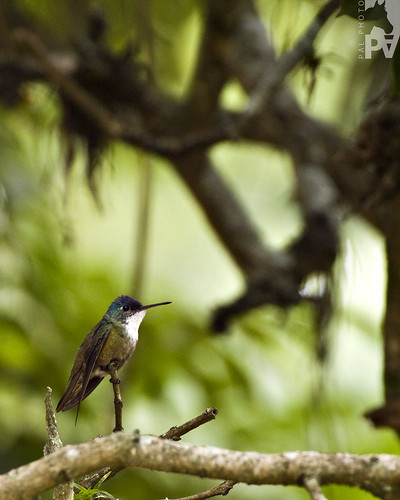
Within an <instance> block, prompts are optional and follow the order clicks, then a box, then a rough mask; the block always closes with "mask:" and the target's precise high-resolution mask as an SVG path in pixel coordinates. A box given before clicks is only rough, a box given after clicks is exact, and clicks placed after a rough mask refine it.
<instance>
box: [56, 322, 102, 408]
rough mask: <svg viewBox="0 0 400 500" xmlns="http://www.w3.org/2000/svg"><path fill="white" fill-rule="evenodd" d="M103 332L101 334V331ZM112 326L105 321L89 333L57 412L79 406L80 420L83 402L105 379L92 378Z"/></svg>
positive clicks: (81, 347) (99, 377)
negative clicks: (80, 408)
mask: <svg viewBox="0 0 400 500" xmlns="http://www.w3.org/2000/svg"><path fill="white" fill-rule="evenodd" d="M100 327H101V329H102V332H99V329H100ZM110 330H111V324H104V321H100V322H99V323H97V325H96V326H95V327H93V329H92V330H91V331H90V332H89V333H88V335H87V336H86V337H85V340H84V341H83V342H82V345H81V346H80V350H81V356H79V359H78V358H76V359H75V363H74V366H73V367H72V370H71V375H70V378H69V382H68V386H67V388H66V390H65V392H64V394H63V396H62V397H61V399H60V402H59V403H58V405H57V409H56V411H66V410H69V409H71V408H73V407H74V406H78V410H77V414H76V418H78V413H79V407H80V404H81V402H82V401H83V400H84V399H85V398H86V397H87V396H89V394H90V393H91V392H92V391H93V390H94V389H95V388H96V387H97V386H98V385H99V383H100V382H101V381H102V380H103V378H104V377H101V376H94V377H91V375H92V372H93V369H94V367H95V364H96V361H97V359H98V357H99V354H100V352H101V350H102V348H103V346H104V344H105V342H106V341H107V338H108V336H109V334H110Z"/></svg>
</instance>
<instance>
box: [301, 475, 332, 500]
mask: <svg viewBox="0 0 400 500" xmlns="http://www.w3.org/2000/svg"><path fill="white" fill-rule="evenodd" d="M303 485H304V488H305V489H306V490H307V491H308V494H309V495H310V497H311V500H327V498H326V496H325V495H324V494H323V493H322V490H321V486H320V485H319V482H318V480H317V478H316V477H315V476H305V477H304V478H303Z"/></svg>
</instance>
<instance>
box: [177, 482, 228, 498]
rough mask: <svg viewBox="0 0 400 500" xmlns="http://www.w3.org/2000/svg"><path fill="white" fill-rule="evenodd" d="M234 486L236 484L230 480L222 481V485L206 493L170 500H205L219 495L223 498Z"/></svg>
mask: <svg viewBox="0 0 400 500" xmlns="http://www.w3.org/2000/svg"><path fill="white" fill-rule="evenodd" d="M235 484H236V482H235V481H232V480H229V481H223V482H222V483H220V484H218V485H217V486H215V487H214V488H211V489H209V490H207V491H202V492H200V493H196V494H195V495H190V496H188V497H180V498H175V499H172V498H171V499H170V500H205V499H206V498H211V497H217V496H219V495H221V496H223V497H224V496H226V495H227V494H228V493H229V492H230V491H231V489H232V488H233V487H234V486H235Z"/></svg>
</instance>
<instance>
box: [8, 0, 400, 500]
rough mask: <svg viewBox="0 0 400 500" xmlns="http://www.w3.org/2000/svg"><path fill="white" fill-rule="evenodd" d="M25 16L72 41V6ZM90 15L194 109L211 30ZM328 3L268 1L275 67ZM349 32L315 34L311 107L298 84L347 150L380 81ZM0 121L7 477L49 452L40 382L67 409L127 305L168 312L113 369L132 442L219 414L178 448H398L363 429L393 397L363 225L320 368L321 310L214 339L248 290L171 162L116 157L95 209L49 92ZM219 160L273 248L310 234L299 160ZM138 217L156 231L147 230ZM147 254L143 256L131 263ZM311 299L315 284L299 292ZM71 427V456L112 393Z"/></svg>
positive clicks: (194, 19) (36, 91)
mask: <svg viewBox="0 0 400 500" xmlns="http://www.w3.org/2000/svg"><path fill="white" fill-rule="evenodd" d="M86 3H90V2H82V9H83V8H84V7H83V6H84V5H85V4H86ZM18 4H19V5H21V6H23V7H24V8H25V9H27V11H28V12H29V13H30V15H31V16H33V17H34V18H37V19H39V20H41V21H42V22H43V23H44V24H45V23H49V22H51V23H52V25H53V28H54V27H57V29H58V31H59V33H60V34H61V35H62V36H65V37H66V38H68V37H69V36H70V35H71V33H72V32H73V31H74V30H75V31H78V30H79V29H80V27H79V26H78V25H76V24H75V23H74V22H73V20H74V16H75V15H76V12H71V9H70V8H69V7H68V3H67V2H57V3H55V2H52V1H35V2H34V1H25V2H22V1H21V2H18ZM97 4H99V5H102V6H103V7H104V9H105V11H106V13H107V15H108V16H109V17H110V31H109V33H108V42H109V43H110V44H111V45H112V46H114V47H115V48H116V49H119V48H121V47H123V45H124V44H125V43H126V42H127V41H128V40H130V39H134V40H140V41H141V43H142V45H141V47H142V49H141V50H142V54H141V57H142V58H143V59H144V60H147V61H149V60H151V64H152V65H153V68H154V72H155V75H156V81H157V84H158V85H159V86H160V87H161V88H162V89H163V90H164V91H166V92H168V93H170V94H173V95H175V96H180V95H184V91H185V88H186V87H187V85H188V83H189V82H190V75H191V70H192V69H193V65H194V63H195V59H194V58H195V54H196V50H197V46H198V45H197V44H198V41H199V36H200V33H201V23H202V13H201V9H200V8H199V5H198V4H197V2H194V1H193V2H189V1H183V0H182V1H178V0H177V1H174V2H163V1H162V0H158V1H153V2H128V1H119V2H115V3H113V4H112V5H111V2H106V1H103V2H97ZM318 5H319V3H318V2H311V1H309V2H306V1H293V0H290V1H289V0H286V1H282V0H281V1H279V2H278V1H271V2H266V1H260V2H258V7H259V9H260V11H261V13H262V16H263V19H264V20H265V23H266V26H267V27H268V26H272V28H270V35H271V38H272V40H273V43H274V44H275V46H276V47H277V50H278V51H279V52H281V51H284V50H287V49H288V48H289V47H291V46H292V45H293V44H294V43H295V41H296V39H297V38H298V36H299V35H300V34H301V33H302V32H303V30H304V29H305V27H306V26H307V25H308V23H309V22H310V21H311V20H312V18H313V15H315V12H316V7H317V6H318ZM146 6H147V7H148V15H149V18H148V19H149V20H150V22H151V23H152V24H153V26H154V27H155V28H154V33H153V34H152V39H151V44H149V43H148V41H147V42H146V37H147V36H148V32H147V31H146V28H145V23H141V22H138V12H139V10H138V9H139V7H144V8H145V10H146ZM65 20H67V21H65ZM68 20H70V21H71V22H68ZM357 36H358V35H357V25H356V21H354V20H353V19H350V18H348V17H346V16H344V17H340V18H335V19H332V20H331V21H330V22H329V23H328V25H327V26H326V27H325V28H324V30H323V32H322V35H321V37H320V38H319V39H318V55H319V56H320V57H321V65H320V67H319V68H318V71H317V74H316V86H315V89H314V92H313V93H312V94H311V95H310V92H309V90H310V82H311V80H312V75H311V73H310V72H309V71H306V70H304V69H303V70H296V71H295V72H293V73H292V74H291V75H290V77H289V78H288V85H290V86H291V88H292V90H293V92H294V93H295V94H296V96H297V97H298V98H299V100H300V102H301V103H302V104H303V105H304V107H305V108H306V109H308V111H309V112H310V113H311V114H312V115H314V116H316V117H319V118H321V119H322V120H325V121H327V122H329V123H331V124H332V125H334V126H335V127H337V128H338V129H339V131H340V132H341V133H342V134H344V135H347V134H350V133H351V132H352V131H353V130H354V127H355V126H356V124H357V122H358V121H359V120H360V118H361V116H362V112H363V100H364V96H365V94H366V92H368V84H369V81H370V79H371V76H372V73H373V72H372V66H371V64H372V63H370V62H368V61H365V60H364V61H363V60H361V61H360V60H358V58H357V43H358V42H359V40H358V38H357ZM245 102H246V98H245V96H244V95H243V94H242V93H241V91H240V89H239V88H238V86H237V84H235V82H232V83H231V84H230V85H229V86H227V88H226V89H225V91H224V94H223V103H224V105H225V106H227V107H229V108H232V109H240V108H241V107H243V105H244V103H245ZM0 117H1V123H2V127H1V128H0V180H1V184H0V207H1V212H0V340H1V349H0V375H1V376H0V408H1V409H2V410H1V412H0V428H1V432H0V471H1V472H5V471H7V470H9V469H10V467H17V466H19V465H22V464H24V463H28V462H29V461H31V460H35V459H37V458H39V457H40V456H42V453H43V445H44V443H45V441H46V431H45V425H44V404H43V398H44V396H45V392H46V387H47V386H51V387H52V389H53V397H54V403H55V404H56V403H57V401H58V399H59V397H60V396H61V394H62V392H63V390H64V389H65V386H66V383H67V379H68V375H69V371H70V369H71V366H72V363H73V360H74V356H75V354H76V351H77V348H78V346H79V344H80V343H81V341H82V340H83V338H84V336H85V335H86V333H87V332H88V331H89V330H90V328H91V327H92V326H93V325H94V324H95V323H96V322H97V321H98V320H99V319H100V318H101V316H102V314H103V313H104V312H105V310H106V309H107V307H108V305H109V304H110V302H111V301H112V300H113V299H114V298H115V297H116V296H118V295H120V294H129V295H133V296H135V297H136V298H138V299H139V300H141V301H142V302H143V303H150V302H158V301H166V300H171V301H172V304H171V305H170V306H167V307H163V308H160V309H154V310H151V311H149V312H148V313H147V316H146V318H145V320H144V322H143V324H142V326H141V329H140V340H139V344H138V347H137V350H136V352H135V354H134V356H133V357H132V359H131V361H130V362H129V364H128V365H127V366H126V367H125V369H124V370H123V372H122V373H121V378H122V384H121V391H122V395H123V399H124V404H125V408H124V427H125V429H126V430H133V429H136V428H137V429H140V431H141V432H142V433H151V434H155V435H157V434H161V433H163V432H165V431H166V430H168V429H169V428H170V427H171V426H173V425H178V424H181V423H183V422H185V421H187V420H189V419H190V418H192V417H194V416H196V415H197V414H199V413H201V412H202V411H203V410H204V409H205V408H206V407H210V406H216V407H217V408H218V410H219V414H218V416H217V418H216V420H215V421H213V422H210V423H208V424H207V425H204V426H203V427H201V428H199V429H197V430H195V431H193V432H191V433H190V434H188V435H187V436H185V437H184V440H186V441H188V442H191V443H199V444H206V445H212V446H221V447H227V448H232V449H238V450H255V451H259V452H264V453H270V452H281V451H289V450H317V451H322V452H336V451H343V452H351V453H371V452H373V453H381V452H385V453H398V452H399V445H398V442H397V440H396V439H395V437H394V435H393V434H392V433H391V432H389V431H384V430H380V431H377V430H374V429H373V428H372V427H371V426H370V425H369V424H368V423H367V422H366V421H365V420H364V419H363V417H362V414H363V412H364V411H366V410H368V409H370V408H371V407H373V406H375V405H378V404H379V403H380V402H381V401H382V399H383V390H382V382H381V373H382V345H381V338H380V323H381V320H382V314H383V309H384V293H385V281H386V276H385V261H384V249H383V244H382V240H381V238H380V236H379V234H377V233H376V232H374V230H372V229H371V228H370V227H369V226H368V225H367V224H366V223H364V222H363V221H361V220H359V219H357V218H356V217H352V216H345V217H344V222H343V226H342V232H341V238H342V241H341V243H342V252H341V256H340V258H339V259H338V262H337V264H336V266H335V276H334V279H335V285H336V289H335V294H334V301H335V314H334V317H333V319H332V321H331V323H330V325H329V327H328V329H327V332H326V334H327V336H328V343H329V344H328V345H329V355H328V359H327V360H326V361H325V363H323V364H321V363H320V362H319V361H318V360H317V357H316V343H317V338H316V332H315V329H314V326H313V325H314V323H313V314H312V311H311V310H310V308H309V307H308V306H306V305H301V306H298V307H294V308H292V309H291V310H289V311H283V310H280V309H278V308H275V307H272V306H271V307H262V308H259V309H257V310H254V311H253V312H251V313H248V314H246V315H245V316H243V317H241V318H238V319H237V320H235V321H234V322H233V323H232V325H231V328H230V330H229V332H228V333H227V334H224V335H218V336H216V335H215V334H213V333H212V332H211V331H210V330H209V328H208V325H209V319H210V316H211V314H212V312H213V310H214V309H215V308H216V307H217V306H218V305H219V304H223V303H226V302H228V301H229V300H231V299H233V298H235V297H236V296H237V295H238V294H239V293H240V291H241V290H242V288H243V281H242V278H241V275H240V274H239V272H238V270H237V268H236V267H235V265H234V263H233V262H232V261H231V260H230V257H229V255H228V254H227V253H226V251H225V250H224V248H223V247H222V245H221V244H220V242H219V241H218V239H217V237H216V236H215V234H214V233H213V232H212V230H211V229H210V227H209V226H208V225H207V222H206V219H205V217H204V215H203V213H202V211H201V209H200V208H199V206H198V205H197V204H196V203H195V201H194V200H193V199H192V198H191V197H190V195H189V193H188V191H187V190H186V188H185V186H184V185H183V184H182V182H181V181H180V179H179V178H178V177H177V175H176V174H175V173H174V171H173V170H172V169H171V167H170V166H169V164H168V163H167V162H166V161H163V160H160V159H159V158H157V157H153V156H149V155H145V154H144V153H142V152H140V151H135V150H133V149H131V148H127V147H125V146H124V145H121V144H113V145H111V147H110V148H108V149H107V151H106V152H105V154H104V156H103V159H102V161H101V165H100V166H101V168H100V169H99V170H98V172H97V174H96V181H97V185H98V197H97V198H98V202H97V203H96V201H95V200H94V198H93V196H92V194H91V193H90V190H89V188H88V186H87V182H86V178H85V157H84V154H83V152H81V153H80V154H78V156H77V158H76V161H75V162H74V165H73V168H72V170H71V171H70V172H69V174H68V175H65V170H64V160H63V155H64V152H65V139H64V138H63V137H62V135H61V134H60V132H59V129H58V126H57V125H58V118H59V107H58V103H57V100H56V97H55V95H54V92H53V91H52V90H50V89H49V88H47V87H44V86H42V85H38V84H36V85H30V86H29V87H27V88H26V99H25V101H24V102H23V103H22V104H20V105H19V106H18V108H16V109H12V110H9V109H6V108H3V109H1V111H0ZM211 156H212V158H213V160H214V161H215V165H216V168H217V169H218V170H219V171H220V173H221V175H223V177H224V178H225V179H226V181H227V182H228V184H229V185H230V186H231V188H232V190H233V191H234V192H235V193H236V194H237V196H238V197H239V199H240V200H241V202H242V204H243V206H244V207H245V210H246V211H247V212H248V213H249V214H250V216H251V218H252V219H253V221H254V223H255V225H256V226H257V228H258V229H259V231H260V233H261V234H262V236H263V238H264V239H265V241H267V242H268V243H270V244H272V245H274V246H276V247H277V248H279V247H282V246H283V245H285V244H286V243H287V242H289V241H290V240H291V239H292V238H293V237H294V236H296V235H297V234H298V233H299V231H300V229H301V218H300V214H299V211H298V207H297V206H296V203H295V200H294V196H293V194H294V193H293V189H294V173H293V171H292V167H291V163H290V160H289V158H288V157H286V156H285V155H284V154H282V153H278V152H276V151H274V150H271V149H270V148H267V147H264V146H260V145H255V144H246V143H240V142H239V143H235V144H223V145H218V146H216V147H214V148H213V149H212V151H211ZM146 186H150V201H149V203H147V204H146V202H144V200H143V192H144V191H145V189H146ZM143 213H145V214H146V216H147V218H148V219H147V220H148V225H147V227H146V229H147V236H146V234H144V232H143V227H141V226H140V223H139V221H140V214H142V215H143ZM143 245H145V246H144V247H143ZM143 248H144V249H145V260H144V261H142V260H141V259H140V258H139V256H140V253H141V249H143ZM139 266H140V267H141V269H140V271H141V272H142V273H143V274H142V275H141V276H140V275H139V274H138V273H139ZM320 285H321V283H319V281H318V279H317V278H315V279H311V280H310V281H309V282H308V283H307V284H306V288H307V289H309V290H316V289H318V287H319V286H320ZM74 420H75V413H74V411H70V412H67V413H62V414H59V415H58V424H59V428H60V434H61V438H62V440H63V442H64V443H65V444H66V443H79V442H82V441H86V440H89V439H91V438H93V437H95V436H96V435H99V434H107V433H109V432H110V431H111V430H112V428H113V405H112V389H111V386H110V384H108V383H105V382H103V384H101V385H100V386H99V388H98V389H97V390H96V391H95V392H94V393H93V394H92V395H91V396H90V398H89V399H87V400H85V402H84V403H83V404H82V407H81V411H80V417H79V421H78V425H77V426H76V427H75V425H74ZM214 484H216V482H215V481H208V480H200V479H197V478H188V477H184V476H179V475H175V474H174V475H173V474H165V473H156V472H150V471H140V470H135V471H131V470H128V471H124V472H123V473H121V474H119V475H118V476H117V477H116V478H114V479H112V480H111V481H110V482H108V483H106V484H104V485H103V487H104V488H105V489H106V490H108V491H110V492H111V493H112V494H113V495H115V496H116V497H119V498H121V499H123V498H135V499H153V498H163V497H165V496H168V497H171V498H173V497H178V496H183V495H189V494H193V493H195V492H197V491H201V490H203V489H206V488H209V487H211V486H212V485H214ZM324 490H325V492H326V494H327V496H328V497H329V498H330V500H334V499H343V500H345V499H350V498H351V499H356V500H358V499H360V500H361V499H365V500H366V499H368V498H372V496H371V495H368V494H366V493H362V492H359V491H358V490H355V489H347V488H343V487H333V486H332V487H329V488H324ZM44 498H50V496H49V495H48V496H44ZM229 498H231V499H232V500H233V499H241V498H248V499H258V498H263V499H277V500H279V499H288V498H290V499H291V500H297V499H305V498H308V496H307V495H306V493H304V492H303V491H302V490H301V489H299V488H284V487H267V486H263V487H260V486H257V487H256V486H246V485H237V486H235V488H234V489H233V490H232V491H231V493H230V494H229Z"/></svg>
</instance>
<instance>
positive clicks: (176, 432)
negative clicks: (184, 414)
mask: <svg viewBox="0 0 400 500" xmlns="http://www.w3.org/2000/svg"><path fill="white" fill-rule="evenodd" d="M217 414H218V410H217V409H216V408H206V409H205V410H204V411H203V412H202V413H201V414H200V415H199V416H197V417H195V418H192V419H191V420H189V421H188V422H185V423H184V424H182V425H178V426H174V427H171V429H170V430H169V431H167V432H165V433H164V434H161V436H160V438H162V439H171V440H172V441H180V439H181V436H183V435H184V434H187V433H188V432H190V431H192V430H193V429H196V428H197V427H200V425H203V424H206V423H207V422H210V420H214V419H215V417H216V416H217Z"/></svg>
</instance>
